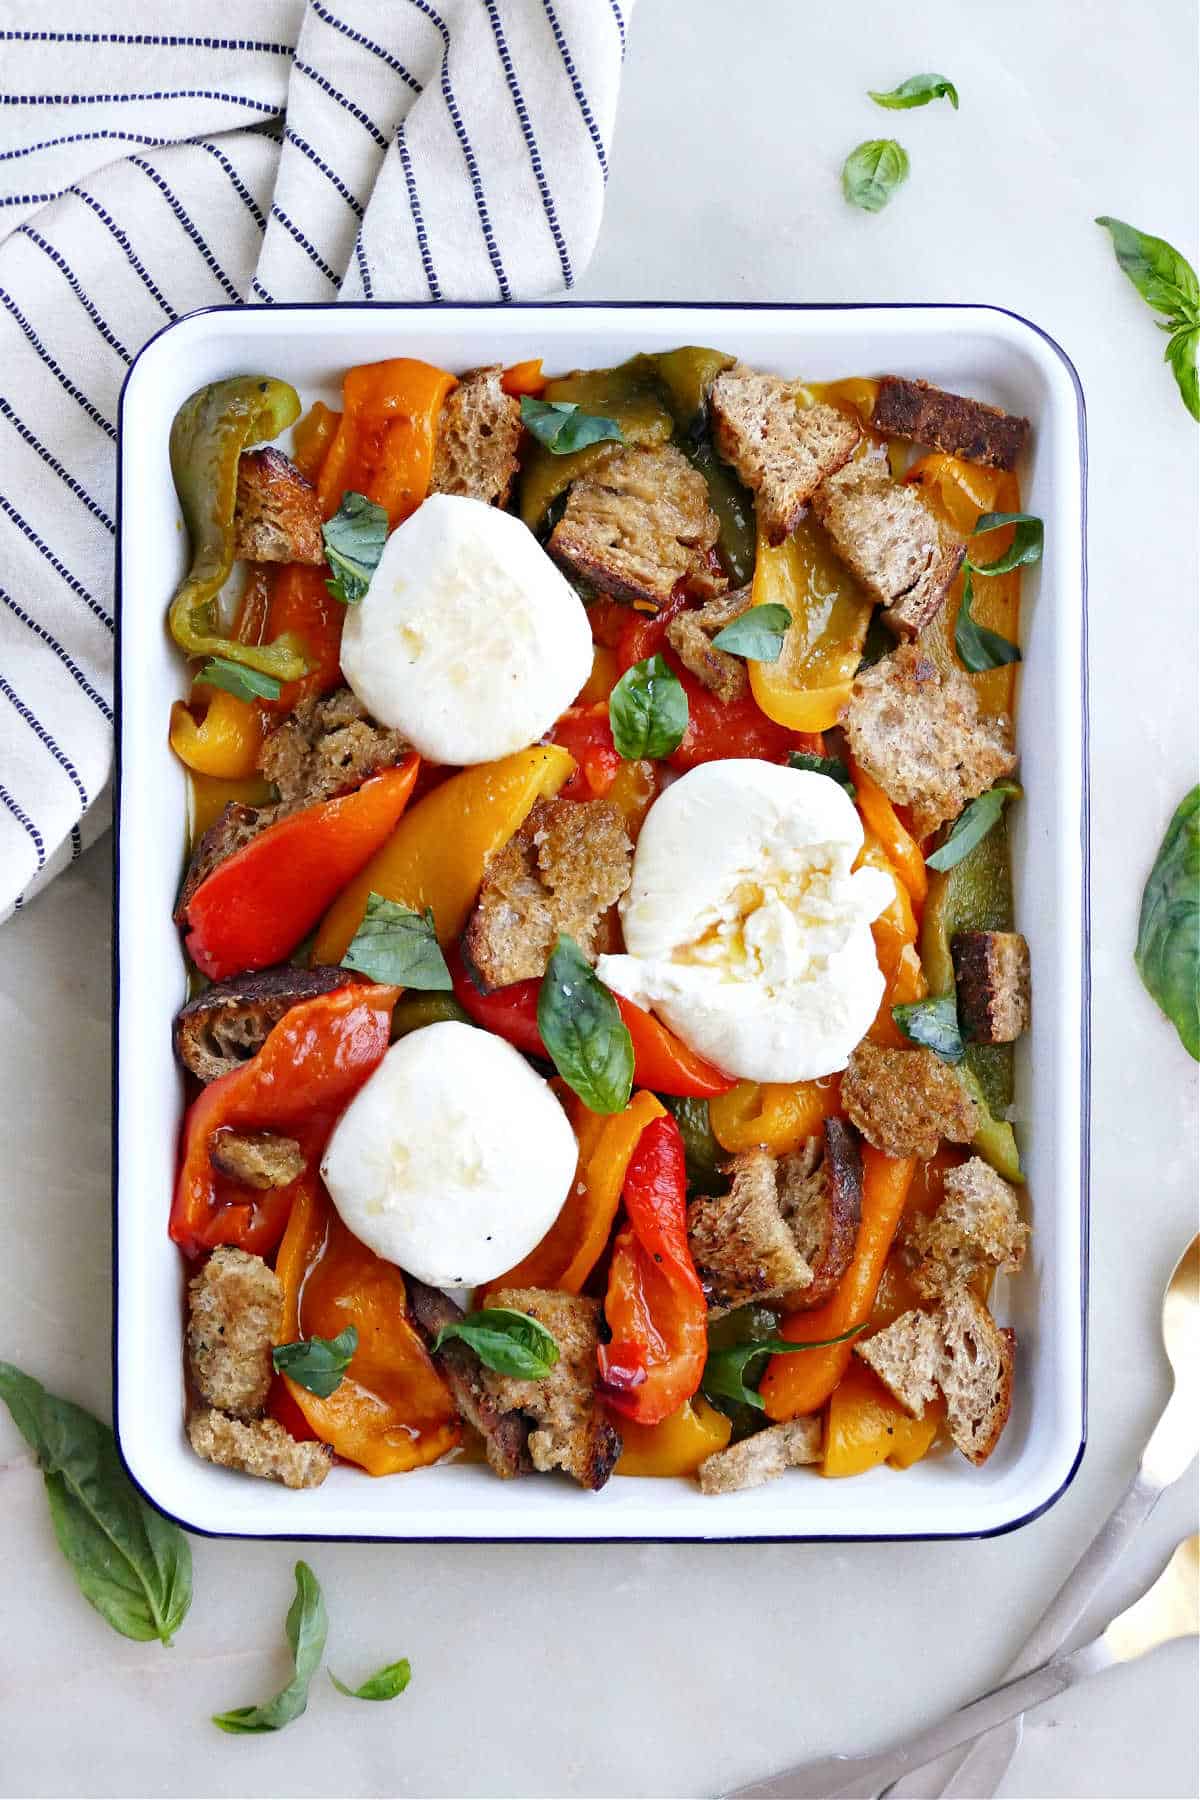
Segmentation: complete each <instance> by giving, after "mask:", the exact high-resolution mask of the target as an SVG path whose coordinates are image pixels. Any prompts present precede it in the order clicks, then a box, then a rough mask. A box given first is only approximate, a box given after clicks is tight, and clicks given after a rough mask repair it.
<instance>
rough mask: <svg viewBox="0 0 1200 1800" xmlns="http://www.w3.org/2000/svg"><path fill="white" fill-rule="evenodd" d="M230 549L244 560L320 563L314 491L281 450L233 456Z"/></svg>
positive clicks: (320, 539)
mask: <svg viewBox="0 0 1200 1800" xmlns="http://www.w3.org/2000/svg"><path fill="white" fill-rule="evenodd" d="M233 553H234V555H235V556H236V557H240V558H244V560H245V561H246V562H260V563H263V562H271V563H282V562H295V563H323V562H324V561H325V541H324V539H323V537H322V536H321V507H320V503H319V501H318V499H317V490H316V488H314V486H313V484H312V482H311V481H309V480H308V479H307V478H306V477H305V476H303V475H302V474H301V473H300V471H299V469H298V468H297V467H296V465H295V463H294V462H292V461H291V459H290V458H289V457H286V456H285V455H284V454H283V451H282V450H273V449H271V448H270V447H269V446H268V447H267V448H266V449H264V450H244V451H243V452H242V454H241V456H240V457H239V458H238V473H237V502H236V505H235V508H234V514H233Z"/></svg>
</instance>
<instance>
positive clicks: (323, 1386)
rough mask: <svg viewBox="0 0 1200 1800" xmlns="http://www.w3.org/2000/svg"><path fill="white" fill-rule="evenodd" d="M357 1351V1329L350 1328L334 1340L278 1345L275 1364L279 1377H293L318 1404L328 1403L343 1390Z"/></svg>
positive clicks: (273, 1354) (273, 1352) (274, 1359)
mask: <svg viewBox="0 0 1200 1800" xmlns="http://www.w3.org/2000/svg"><path fill="white" fill-rule="evenodd" d="M357 1349H358V1331H357V1328H356V1327H355V1326H353V1325H347V1327H346V1329H345V1331H339V1332H338V1334H337V1336H336V1337H334V1338H323V1337H311V1338H297V1339H296V1342H295V1343H294V1344H276V1345H275V1347H274V1349H273V1350H272V1351H271V1361H272V1363H273V1364H274V1366H275V1373H276V1374H277V1375H290V1376H291V1378H292V1380H293V1381H296V1382H299V1384H300V1386H301V1387H302V1388H307V1389H308V1391H309V1393H310V1394H315V1395H316V1396H317V1398H318V1400H328V1398H329V1396H330V1394H336V1392H337V1390H338V1389H339V1388H340V1387H341V1385H342V1380H343V1377H344V1376H345V1373H346V1370H347V1369H348V1368H349V1367H350V1359H351V1357H352V1356H353V1355H354V1352H355V1351H356V1350H357Z"/></svg>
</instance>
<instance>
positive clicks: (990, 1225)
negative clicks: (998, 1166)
mask: <svg viewBox="0 0 1200 1800" xmlns="http://www.w3.org/2000/svg"><path fill="white" fill-rule="evenodd" d="M942 1194H943V1199H942V1202H941V1205H940V1206H939V1207H938V1208H937V1210H936V1212H933V1213H918V1214H916V1216H915V1217H914V1218H913V1219H912V1221H911V1223H910V1224H909V1226H908V1228H907V1230H906V1232H905V1252H906V1257H907V1260H908V1262H909V1265H910V1266H909V1280H910V1281H911V1282H912V1285H913V1287H915V1288H916V1290H917V1292H918V1293H919V1294H922V1295H924V1297H925V1298H926V1299H927V1300H940V1299H944V1298H945V1296H946V1295H947V1294H950V1293H952V1292H953V1291H954V1289H955V1288H958V1287H969V1286H971V1285H972V1284H973V1283H974V1282H975V1281H976V1280H977V1279H978V1278H979V1277H980V1276H982V1275H990V1274H991V1273H992V1272H993V1271H999V1270H1003V1271H1004V1273H1005V1274H1015V1273H1016V1271H1017V1270H1018V1269H1019V1268H1020V1267H1021V1264H1022V1262H1023V1261H1024V1260H1025V1246H1026V1244H1027V1242H1028V1240H1029V1227H1028V1226H1027V1225H1023V1224H1022V1223H1021V1215H1020V1212H1019V1210H1018V1207H1017V1191H1016V1189H1015V1188H1014V1187H1012V1186H1011V1185H1010V1183H1009V1182H1007V1181H1005V1180H1004V1178H1003V1176H1001V1175H998V1174H997V1173H996V1171H995V1169H993V1168H992V1167H991V1166H990V1165H989V1164H988V1163H985V1162H984V1161H983V1158H982V1157H979V1156H973V1157H971V1159H970V1161H969V1162H965V1163H963V1165H962V1167H961V1168H958V1169H951V1170H950V1171H949V1172H948V1173H947V1175H946V1177H945V1180H944V1182H943V1184H942Z"/></svg>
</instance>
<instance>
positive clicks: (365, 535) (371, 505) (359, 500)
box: [321, 491, 388, 606]
mask: <svg viewBox="0 0 1200 1800" xmlns="http://www.w3.org/2000/svg"><path fill="white" fill-rule="evenodd" d="M387 535H388V517H387V513H386V512H385V511H384V509H383V507H382V506H377V505H376V504H375V502H374V500H368V499H367V496H366V495H365V494H356V493H354V492H353V491H352V492H350V493H348V494H343V495H342V504H341V505H340V506H339V507H338V509H337V511H336V512H335V513H334V515H333V517H332V519H327V520H326V522H325V524H324V525H322V527H321V536H322V537H323V538H324V540H325V555H326V558H327V560H328V562H329V567H330V569H331V570H332V571H333V575H332V578H331V579H330V580H329V581H327V582H326V583H325V586H326V587H327V588H328V589H329V592H330V593H331V594H332V595H333V597H334V599H335V600H340V601H341V602H342V604H343V605H344V606H357V605H358V603H359V601H360V600H361V599H362V597H363V595H364V594H365V593H366V591H367V589H368V588H369V587H370V585H371V577H372V575H373V574H374V573H375V571H376V569H377V568H378V567H379V559H380V557H381V556H382V555H383V546H384V545H385V544H386V543H387Z"/></svg>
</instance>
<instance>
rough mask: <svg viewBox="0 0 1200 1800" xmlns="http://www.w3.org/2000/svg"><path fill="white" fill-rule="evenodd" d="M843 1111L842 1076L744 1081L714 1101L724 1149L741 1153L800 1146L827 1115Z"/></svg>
mask: <svg viewBox="0 0 1200 1800" xmlns="http://www.w3.org/2000/svg"><path fill="white" fill-rule="evenodd" d="M840 1109H841V1083H840V1081H839V1080H838V1078H837V1076H836V1075H825V1076H822V1077H821V1079H820V1080H819V1081H797V1082H792V1083H790V1084H789V1083H786V1082H775V1081H771V1082H765V1083H764V1084H762V1085H761V1086H760V1085H759V1083H758V1082H755V1081H739V1082H738V1083H737V1085H736V1086H735V1087H733V1088H731V1089H730V1090H729V1092H728V1093H726V1094H722V1095H719V1096H718V1097H717V1098H715V1099H712V1100H710V1101H709V1103H708V1122H709V1124H710V1125H711V1127H712V1134H713V1136H714V1137H715V1138H716V1140H717V1142H718V1144H720V1146H721V1148H722V1150H729V1151H731V1152H734V1153H736V1152H737V1151H739V1150H754V1149H756V1148H758V1147H759V1146H760V1145H761V1146H762V1148H763V1149H766V1150H770V1151H771V1152H772V1154H773V1155H775V1156H785V1155H787V1153H788V1152H789V1151H791V1150H798V1149H799V1148H800V1146H801V1144H802V1143H803V1142H804V1141H805V1139H806V1138H810V1137H812V1136H813V1134H814V1132H817V1131H820V1129H821V1122H822V1120H823V1119H827V1118H829V1117H830V1116H831V1115H833V1114H836V1113H837V1112H839V1111H840Z"/></svg>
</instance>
